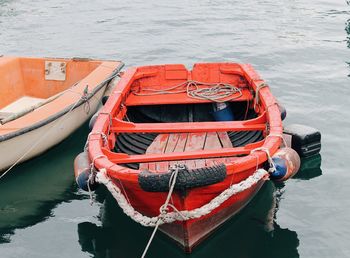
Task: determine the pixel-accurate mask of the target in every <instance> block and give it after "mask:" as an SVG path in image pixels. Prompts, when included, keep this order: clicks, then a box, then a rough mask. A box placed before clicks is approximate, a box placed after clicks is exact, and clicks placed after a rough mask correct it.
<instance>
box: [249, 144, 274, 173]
mask: <svg viewBox="0 0 350 258" xmlns="http://www.w3.org/2000/svg"><path fill="white" fill-rule="evenodd" d="M256 151H263V152H265V153H266V156H267V161H268V163H269V165H270V168H269V171H268V172H269V173H272V172H274V171H276V166H275V163H274V162H273V160H272V157H271V155H270V151H269V149H267V148H264V147H260V148H256V149H254V150H251V152H250V153H254V152H256Z"/></svg>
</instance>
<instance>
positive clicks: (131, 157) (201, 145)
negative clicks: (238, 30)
mask: <svg viewBox="0 0 350 258" xmlns="http://www.w3.org/2000/svg"><path fill="white" fill-rule="evenodd" d="M193 81H195V82H196V84H198V85H197V86H198V87H199V89H201V88H203V87H204V85H212V84H213V83H215V84H217V83H221V84H222V85H224V84H225V85H235V86H236V90H237V91H236V92H235V93H233V97H232V98H230V99H224V101H225V102H226V103H228V104H227V105H229V107H231V109H232V110H233V113H234V116H235V117H236V119H235V120H234V121H227V120H226V121H217V120H215V119H214V118H212V117H211V115H212V111H210V109H211V107H212V101H211V100H209V99H204V98H193V97H191V96H190V95H191V94H190V93H189V88H188V82H193ZM182 84H183V85H185V84H186V85H187V89H186V87H185V89H184V90H183V89H181V91H178V92H171V93H169V92H168V91H171V90H172V89H174V88H176V89H178V87H179V86H178V85H180V86H181V85H182ZM266 86H267V85H265V84H264V81H263V80H262V79H261V78H260V77H259V75H258V74H257V73H256V72H255V71H254V70H253V68H252V67H251V66H250V65H242V64H235V63H213V64H195V65H194V68H193V70H192V71H188V70H187V69H186V68H185V67H184V66H183V65H159V66H145V67H139V68H131V69H129V70H127V71H126V72H125V73H124V74H123V76H122V78H121V80H120V81H119V83H118V84H117V86H116V88H115V90H114V91H113V92H112V94H111V96H110V97H109V99H108V101H107V103H106V104H105V106H104V108H103V109H102V111H101V113H100V115H99V116H98V118H97V120H96V123H95V126H94V128H93V130H92V132H91V134H90V137H89V139H88V152H89V157H90V160H93V165H94V166H95V168H96V169H97V170H101V169H104V170H106V172H107V175H108V177H109V178H111V179H112V182H113V184H114V185H116V186H118V187H119V188H120V189H122V191H123V194H124V195H125V196H126V198H127V199H128V201H129V202H130V204H131V206H132V207H133V208H134V209H135V210H136V211H138V212H140V213H141V214H143V215H146V216H150V217H154V216H157V215H159V208H160V207H161V206H162V205H163V204H164V202H165V200H166V197H167V195H168V190H164V189H166V187H168V186H167V184H168V183H169V182H168V181H165V182H164V180H163V182H162V181H161V180H160V181H159V180H158V179H159V178H163V177H166V175H168V174H167V173H168V171H169V169H170V168H171V167H173V166H174V165H175V164H185V165H186V167H187V168H188V170H189V172H191V171H193V173H194V174H191V173H189V174H188V176H189V177H190V178H192V175H193V178H194V177H196V176H197V175H196V174H200V173H202V172H203V173H206V174H205V175H204V176H203V175H200V176H199V177H200V178H199V179H198V178H197V179H198V180H199V181H196V182H190V183H191V184H190V186H188V185H185V186H181V187H179V188H175V192H174V193H173V194H172V199H171V200H172V204H173V206H175V207H176V209H177V210H180V211H181V210H183V211H185V210H187V211H190V210H194V209H197V208H199V207H202V206H203V205H205V204H207V203H209V202H210V201H211V200H212V199H214V198H215V197H217V196H218V195H219V194H220V193H222V192H223V191H224V190H226V189H227V188H229V187H230V186H231V185H232V184H238V183H240V182H241V181H243V180H245V179H247V178H248V177H249V176H251V175H252V174H254V172H255V171H256V169H257V168H261V167H263V166H264V165H265V164H266V161H267V155H266V151H268V152H269V153H270V154H271V155H273V154H274V153H275V152H276V151H277V150H278V149H279V146H280V143H281V138H280V135H281V134H282V122H281V114H280V111H279V108H278V105H277V102H276V100H275V98H274V97H273V96H272V94H271V92H270V90H269V88H268V87H266ZM210 87H212V86H210ZM237 88H238V89H237ZM190 90H191V89H190ZM146 91H147V92H148V93H147V94H144V93H145V92H146ZM255 95H258V98H256V97H255ZM241 111H242V112H241ZM241 113H242V115H240V114H241ZM261 148H263V149H264V150H266V151H259V150H258V149H261ZM223 171H224V174H223V173H222V172H223ZM145 172H146V173H145ZM215 173H216V174H215ZM218 173H219V174H218ZM220 173H221V174H220ZM214 174H215V176H216V178H212V177H214ZM152 178H154V180H158V181H155V182H152V180H153V179H152ZM181 180H182V179H181ZM181 180H180V181H181ZM191 180H192V179H191ZM263 182H264V180H263V179H262V180H259V181H258V182H257V183H255V184H254V185H252V186H251V187H250V188H249V189H247V190H244V191H243V192H240V193H238V194H236V195H233V196H231V197H230V198H229V199H228V200H226V201H225V202H223V203H222V204H221V205H220V206H219V207H217V208H215V209H214V210H212V211H211V212H210V213H209V214H207V215H204V216H202V217H199V218H194V219H189V220H187V221H184V222H173V223H171V224H165V225H162V226H161V230H162V231H163V232H164V233H165V234H167V235H168V236H170V237H171V238H173V239H174V240H175V241H176V242H177V243H179V244H180V245H181V246H182V247H183V248H184V249H185V250H186V251H187V252H190V251H192V248H193V247H194V246H195V245H197V244H198V243H200V241H201V240H203V239H204V238H205V237H207V236H208V235H209V234H210V233H211V232H212V231H213V230H214V229H215V228H217V227H218V226H220V225H221V224H222V223H224V222H225V221H226V220H227V219H229V218H230V217H231V216H233V215H234V214H235V213H237V212H238V211H239V210H240V209H242V208H243V207H244V206H245V205H246V204H247V203H248V202H249V200H250V199H251V198H252V197H253V196H254V195H255V193H256V192H257V191H258V190H259V189H260V187H261V186H262V184H263ZM175 187H176V186H175Z"/></svg>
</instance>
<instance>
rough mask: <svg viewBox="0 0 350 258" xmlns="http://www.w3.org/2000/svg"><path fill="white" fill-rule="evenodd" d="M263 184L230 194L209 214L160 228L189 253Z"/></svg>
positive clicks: (261, 182) (238, 209)
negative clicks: (220, 205) (223, 202)
mask: <svg viewBox="0 0 350 258" xmlns="http://www.w3.org/2000/svg"><path fill="white" fill-rule="evenodd" d="M263 184H264V181H263V180H261V181H260V182H258V183H257V184H256V185H254V186H253V187H251V188H250V189H248V190H246V191H244V192H241V193H239V194H237V195H236V196H232V197H231V198H230V199H228V200H227V201H226V202H225V204H223V205H222V207H219V208H218V209H217V210H216V211H213V212H212V213H211V214H210V216H205V217H203V218H201V219H196V220H192V221H186V222H181V223H171V224H164V225H162V226H161V227H160V230H161V231H162V232H163V233H164V234H166V235H167V236H168V237H170V238H171V239H173V240H174V241H175V242H176V243H177V244H178V245H179V246H180V247H181V248H182V249H183V250H184V251H185V252H186V253H191V252H192V251H193V248H194V247H196V246H197V245H199V244H200V243H201V242H202V241H203V240H205V239H206V238H208V237H209V236H210V235H211V234H212V233H213V232H214V231H215V230H216V229H217V228H218V227H220V226H221V225H222V224H224V223H225V222H226V221H227V220H229V219H230V218H231V217H233V216H234V215H235V214H237V213H238V212H239V211H240V210H241V209H243V208H244V207H245V206H246V205H247V204H248V203H249V202H250V200H251V199H252V198H253V197H254V196H255V194H256V193H257V192H258V191H259V189H260V188H261V187H262V186H263Z"/></svg>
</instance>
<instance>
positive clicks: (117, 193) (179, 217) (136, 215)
mask: <svg viewBox="0 0 350 258" xmlns="http://www.w3.org/2000/svg"><path fill="white" fill-rule="evenodd" d="M268 174H269V173H268V172H267V171H266V170H264V169H258V170H257V171H255V173H254V174H253V175H251V176H249V177H248V178H247V179H245V180H243V181H241V182H239V183H237V184H234V185H231V186H230V187H229V188H227V189H226V190H224V191H223V192H222V193H221V194H219V195H218V196H216V197H215V198H214V199H212V200H211V201H210V202H209V203H207V204H205V205H203V206H201V207H199V208H196V209H193V210H190V211H188V210H182V211H177V210H175V211H171V212H167V213H165V214H163V213H160V214H159V215H158V216H155V217H148V216H145V215H143V214H141V213H140V212H138V211H136V210H135V209H134V208H133V207H132V206H131V205H130V204H129V203H128V202H127V200H126V198H125V196H124V195H123V194H122V192H121V190H120V188H119V187H118V186H116V185H115V184H113V182H112V181H111V179H110V178H109V177H108V176H107V174H106V169H101V170H100V171H99V172H98V173H97V175H96V181H97V182H99V183H101V184H104V185H105V186H106V187H107V189H108V190H109V191H110V192H111V194H112V195H113V197H114V198H115V199H116V201H117V203H118V205H119V206H120V207H121V209H122V210H123V212H124V213H125V214H126V215H128V216H129V217H131V218H132V219H133V220H134V221H136V222H137V223H140V224H141V225H143V226H146V227H155V226H156V225H157V223H159V225H162V224H165V223H172V222H174V221H186V220H190V219H196V218H200V217H202V216H204V215H207V214H209V213H210V212H211V211H213V210H214V209H216V208H217V207H219V206H220V205H221V204H222V203H223V202H225V201H226V200H227V199H229V198H230V197H231V196H233V195H235V194H237V193H240V192H242V191H244V190H246V189H248V188H250V187H252V186H253V185H254V184H256V183H257V182H259V181H260V180H261V179H262V178H264V177H265V176H266V175H268ZM169 192H170V191H169ZM165 204H166V203H165ZM163 206H164V205H163ZM168 206H169V205H167V206H165V207H166V208H167V207H168Z"/></svg>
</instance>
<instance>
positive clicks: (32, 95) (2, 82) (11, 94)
mask: <svg viewBox="0 0 350 258" xmlns="http://www.w3.org/2000/svg"><path fill="white" fill-rule="evenodd" d="M86 61H87V60H84V59H52V58H50V59H49V58H46V59H45V58H20V57H13V58H12V57H2V58H0V92H1V94H0V119H1V118H5V117H8V116H11V115H13V114H14V113H18V112H21V111H22V110H25V109H26V108H29V107H31V106H34V105H37V104H39V103H41V102H44V101H45V100H46V99H48V98H50V97H53V96H55V95H57V94H60V93H61V92H62V91H64V90H66V89H68V88H70V87H71V86H72V85H74V84H76V83H77V82H79V81H80V80H81V79H83V78H84V77H85V76H87V75H88V74H89V73H91V72H92V71H93V70H95V69H96V68H97V67H98V66H99V64H100V63H101V62H99V61H90V60H89V62H86Z"/></svg>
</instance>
